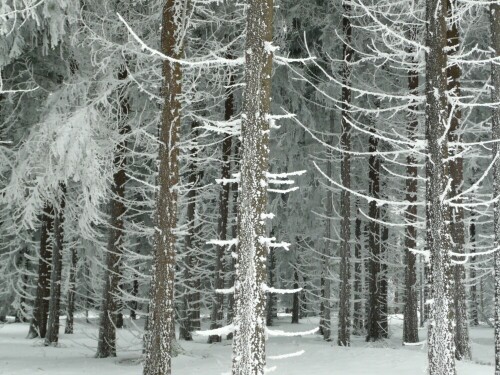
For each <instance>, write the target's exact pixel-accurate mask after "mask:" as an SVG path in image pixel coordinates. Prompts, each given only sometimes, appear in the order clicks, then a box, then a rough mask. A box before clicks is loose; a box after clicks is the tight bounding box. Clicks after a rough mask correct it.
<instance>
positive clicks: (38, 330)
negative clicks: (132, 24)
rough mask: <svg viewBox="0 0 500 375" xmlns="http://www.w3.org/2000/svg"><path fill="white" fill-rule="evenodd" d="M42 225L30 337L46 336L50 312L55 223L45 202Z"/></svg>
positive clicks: (51, 210) (51, 208)
mask: <svg viewBox="0 0 500 375" xmlns="http://www.w3.org/2000/svg"><path fill="white" fill-rule="evenodd" d="M41 219H42V227H41V229H40V254H39V259H38V282H37V287H36V296H35V305H34V307H33V318H32V320H31V324H30V330H29V334H28V337H29V338H35V337H37V336H40V338H42V339H43V338H45V334H46V332H47V315H48V313H49V297H50V278H51V266H52V242H51V233H52V225H53V223H54V209H53V207H52V206H51V205H49V204H45V206H44V208H43V212H42V217H41Z"/></svg>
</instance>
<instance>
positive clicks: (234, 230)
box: [227, 137, 240, 340]
mask: <svg viewBox="0 0 500 375" xmlns="http://www.w3.org/2000/svg"><path fill="white" fill-rule="evenodd" d="M233 145H234V150H233V155H234V157H233V163H232V168H233V171H234V173H236V172H237V171H239V168H238V160H239V154H240V143H239V140H238V138H237V137H235V139H234V142H233ZM231 199H232V201H233V207H232V210H233V220H234V221H233V225H232V227H231V237H232V238H236V237H237V236H238V222H237V217H238V183H233V184H232V187H231ZM231 251H232V252H234V253H235V254H237V253H238V245H237V244H236V245H235V247H234V248H233V249H231ZM229 267H231V269H230V272H229V274H230V275H231V278H230V280H229V286H233V285H234V282H235V280H236V259H235V258H234V257H233V256H232V254H231V263H230V264H229ZM234 315H235V304H234V294H230V295H229V296H228V307H227V322H228V324H231V323H232V322H233V318H234ZM232 338H233V332H230V333H228V335H227V339H228V340H230V339H232Z"/></svg>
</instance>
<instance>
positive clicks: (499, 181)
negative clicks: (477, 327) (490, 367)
mask: <svg viewBox="0 0 500 375" xmlns="http://www.w3.org/2000/svg"><path fill="white" fill-rule="evenodd" d="M499 14H500V4H499V3H498V1H494V2H492V3H491V4H490V27H491V47H492V49H493V51H494V57H496V58H499V57H500V17H499ZM491 100H492V103H499V102H500V65H499V64H498V61H496V62H493V63H492V64H491ZM491 137H492V139H494V140H499V139H500V106H498V105H495V106H494V107H493V110H492V135H491ZM493 157H495V158H497V159H496V161H495V164H494V166H493V197H494V198H497V197H498V196H499V195H500V160H499V158H500V147H499V144H498V142H495V143H493ZM493 230H494V248H495V249H497V248H498V247H499V246H500V202H499V201H498V199H496V200H495V203H494V206H493ZM494 275H495V375H500V254H499V252H498V251H495V253H494ZM481 290H482V288H481ZM481 294H482V293H481ZM481 299H482V298H481ZM481 311H484V310H483V306H482V303H481Z"/></svg>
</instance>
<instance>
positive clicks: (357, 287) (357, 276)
mask: <svg viewBox="0 0 500 375" xmlns="http://www.w3.org/2000/svg"><path fill="white" fill-rule="evenodd" d="M354 237H355V239H356V244H355V245H354V256H355V259H356V263H355V264H354V309H353V327H352V328H353V334H355V335H361V334H363V332H364V322H363V302H362V301H363V285H362V282H363V280H362V276H363V275H362V268H363V261H362V257H361V248H362V245H361V219H360V218H359V215H357V216H356V225H355V229H354Z"/></svg>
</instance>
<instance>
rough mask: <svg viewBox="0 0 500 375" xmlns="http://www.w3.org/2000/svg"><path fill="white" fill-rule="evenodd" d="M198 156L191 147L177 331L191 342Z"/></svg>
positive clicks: (194, 295)
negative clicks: (182, 277)
mask: <svg viewBox="0 0 500 375" xmlns="http://www.w3.org/2000/svg"><path fill="white" fill-rule="evenodd" d="M197 128H198V123H196V122H193V123H192V134H193V137H194V138H196V137H197V136H198V130H197ZM197 154H198V148H197V147H193V148H192V149H191V150H190V156H191V160H190V162H189V166H188V185H189V187H190V189H189V191H188V192H187V195H186V199H187V210H186V220H187V226H188V233H187V234H186V236H184V251H185V255H184V282H185V284H186V286H185V288H184V296H183V301H182V303H183V308H182V319H181V324H180V329H179V338H181V339H183V340H186V341H191V340H192V339H193V336H192V334H191V332H192V331H193V330H194V327H193V324H194V320H196V317H195V312H194V310H193V308H194V306H193V305H194V302H195V301H194V299H195V298H196V294H195V292H194V290H195V287H196V285H195V280H194V277H195V276H194V275H193V273H192V270H193V267H194V265H195V262H196V256H195V254H194V252H195V248H194V239H193V237H194V236H195V234H196V232H195V228H196V200H197V195H198V193H197V187H198V184H199V182H200V181H199V179H200V175H199V173H198V172H197V167H196V162H195V159H196V157H197Z"/></svg>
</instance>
